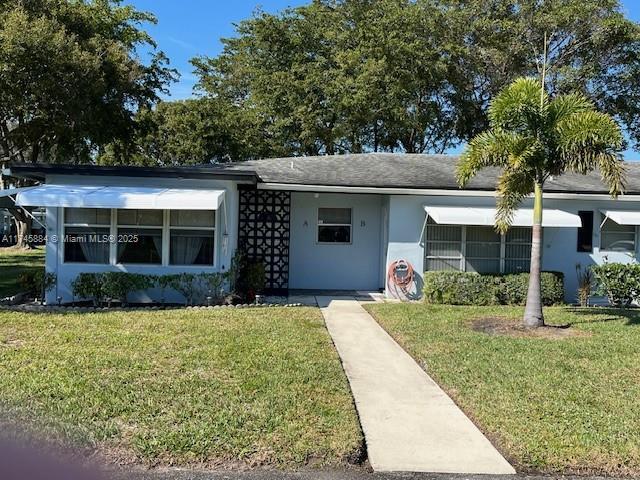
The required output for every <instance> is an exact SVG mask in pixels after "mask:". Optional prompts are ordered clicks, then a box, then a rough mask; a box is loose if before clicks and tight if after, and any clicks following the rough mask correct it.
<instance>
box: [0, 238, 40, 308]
mask: <svg viewBox="0 0 640 480" xmlns="http://www.w3.org/2000/svg"><path fill="white" fill-rule="evenodd" d="M43 268H44V248H43V247H39V248H34V249H31V250H19V249H16V248H13V247H1V248H0V298H2V297H8V296H10V295H15V294H16V293H19V292H20V285H19V284H18V277H19V276H20V275H21V274H22V273H29V272H36V271H38V270H41V269H43Z"/></svg>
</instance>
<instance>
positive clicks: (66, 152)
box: [0, 0, 173, 244]
mask: <svg viewBox="0 0 640 480" xmlns="http://www.w3.org/2000/svg"><path fill="white" fill-rule="evenodd" d="M154 21H155V18H154V17H153V15H151V14H148V13H144V12H139V11H137V10H136V9H135V8H133V7H132V6H129V5H122V4H121V2H120V1H118V0H10V1H9V0H0V161H2V162H3V163H5V162H48V163H49V162H51V163H52V162H60V163H84V162H91V161H93V160H94V159H95V156H96V154H97V153H98V152H99V151H100V150H101V149H102V148H104V147H105V146H106V145H110V144H111V145H115V148H113V154H114V156H116V157H123V156H127V155H128V152H129V150H130V149H129V147H130V146H131V145H132V144H133V143H134V139H135V138H136V134H137V132H138V129H139V127H140V125H141V124H140V123H139V122H137V121H136V112H137V111H138V110H139V109H140V108H146V107H149V106H150V105H151V104H153V103H154V102H156V101H157V100H158V94H159V93H160V92H161V91H163V89H164V88H165V87H166V85H167V84H168V82H170V81H171V80H172V78H173V71H172V70H170V69H169V68H168V67H167V65H166V63H167V61H166V58H165V56H164V55H163V54H162V53H161V52H156V51H155V50H154V48H155V44H154V42H153V40H152V39H151V37H150V36H149V35H148V34H147V33H146V32H145V31H144V30H142V28H141V24H142V23H144V22H154ZM143 52H147V53H148V59H146V61H145V59H143V57H142V53H143ZM145 55H146V53H145ZM114 141H117V142H116V143H114ZM13 213H14V215H15V218H16V220H17V222H16V223H17V226H18V230H19V231H18V237H19V238H20V239H22V242H21V243H22V244H23V243H24V238H25V233H26V232H27V223H26V220H27V218H26V217H25V215H24V212H23V211H22V210H19V209H13Z"/></svg>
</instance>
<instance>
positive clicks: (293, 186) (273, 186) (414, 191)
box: [258, 183, 640, 202]
mask: <svg viewBox="0 0 640 480" xmlns="http://www.w3.org/2000/svg"><path fill="white" fill-rule="evenodd" d="M258 190H288V191H291V192H315V193H369V194H380V195H435V196H454V197H491V198H493V197H495V196H496V193H495V191H493V190H462V189H461V190H453V189H437V188H434V189H428V188H386V187H345V186H341V185H304V184H300V183H258ZM531 197H532V195H531ZM544 198H546V199H551V200H556V199H557V200H614V199H613V198H611V195H609V194H606V193H561V192H545V193H544ZM615 200H617V201H629V202H638V201H640V195H624V194H623V195H620V196H619V197H618V198H617V199H615Z"/></svg>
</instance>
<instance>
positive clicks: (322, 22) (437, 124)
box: [193, 0, 640, 156]
mask: <svg viewBox="0 0 640 480" xmlns="http://www.w3.org/2000/svg"><path fill="white" fill-rule="evenodd" d="M544 32H548V41H547V45H548V54H547V63H548V64H549V66H550V67H551V69H550V71H549V75H548V76H547V81H546V85H547V89H548V91H549V93H550V94H554V95H555V94H561V93H568V92H580V93H582V94H584V95H585V96H586V97H587V98H589V99H590V100H591V101H592V102H594V105H595V106H596V107H597V108H598V109H599V110H601V111H603V112H606V113H609V114H610V115H612V116H613V117H614V118H615V119H616V120H617V121H618V122H619V123H620V124H621V125H622V126H623V127H624V129H625V132H626V134H627V136H628V138H629V140H631V142H632V143H633V144H634V145H637V144H638V142H639V141H640V120H639V119H640V27H639V26H638V24H637V23H635V22H633V21H632V20H630V19H628V18H626V17H625V15H624V12H623V9H622V7H621V5H620V2H619V1H618V0H545V1H539V0H491V1H487V0H313V1H311V2H310V3H309V4H307V5H304V6H301V7H297V8H292V9H288V10H285V11H283V12H281V13H277V14H270V13H264V12H258V13H257V14H256V15H254V16H253V17H252V18H249V19H247V20H245V21H242V22H240V23H239V24H238V26H237V32H236V35H235V36H233V37H231V38H227V39H223V45H224V48H223V51H222V52H221V54H220V55H218V56H216V57H209V58H207V57H200V58H196V59H194V60H193V63H194V65H195V67H196V74H197V76H199V78H200V82H199V89H200V92H201V93H202V94H203V95H204V96H205V97H210V98H215V99H217V100H219V101H221V102H224V103H228V104H229V105H230V106H232V107H233V108H234V109H236V110H235V111H234V115H240V116H242V117H243V119H244V122H245V123H244V124H247V125H251V126H252V128H251V129H249V130H248V132H249V136H250V137H251V138H252V141H250V142H249V144H251V145H256V146H259V148H258V150H259V152H261V153H262V152H267V153H268V154H269V155H271V156H281V155H305V154H307V155H308V154H318V153H320V154H322V153H326V154H334V153H344V152H361V151H399V152H414V153H426V152H436V153H441V152H444V151H446V150H447V149H448V148H450V147H451V146H452V145H457V144H459V143H461V142H466V141H468V140H469V139H471V138H473V136H474V135H476V134H478V133H480V132H481V131H483V130H485V129H486V128H487V127H488V122H489V117H488V106H489V103H490V101H491V99H492V98H494V97H495V96H496V95H497V94H498V93H499V92H500V90H501V89H502V88H504V86H506V85H508V84H509V83H511V82H512V81H513V80H515V79H516V78H519V77H521V76H537V75H539V74H540V69H541V62H540V58H541V50H542V48H541V45H542V44H543V36H544ZM246 153H247V155H248V156H252V155H256V153H255V152H246Z"/></svg>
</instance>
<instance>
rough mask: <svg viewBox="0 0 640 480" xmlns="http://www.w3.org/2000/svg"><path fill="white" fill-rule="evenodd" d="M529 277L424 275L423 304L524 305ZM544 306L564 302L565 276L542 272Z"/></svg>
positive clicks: (454, 274)
mask: <svg viewBox="0 0 640 480" xmlns="http://www.w3.org/2000/svg"><path fill="white" fill-rule="evenodd" d="M528 286H529V274H528V273H518V274H511V275H480V274H478V273H470V272H425V274H424V288H423V294H424V301H425V302H427V303H442V304H448V305H524V304H525V302H526V299H527V289H528ZM541 290H542V303H543V304H544V305H556V304H559V303H563V302H564V275H563V274H562V273H560V272H542V288H541Z"/></svg>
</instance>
